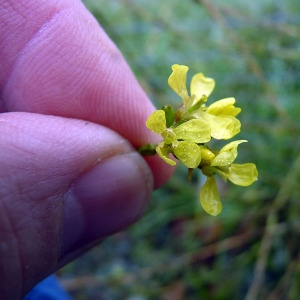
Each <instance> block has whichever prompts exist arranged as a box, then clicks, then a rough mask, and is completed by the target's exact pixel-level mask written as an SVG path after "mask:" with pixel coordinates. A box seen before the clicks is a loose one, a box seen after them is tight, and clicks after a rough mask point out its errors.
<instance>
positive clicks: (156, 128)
mask: <svg viewBox="0 0 300 300" xmlns="http://www.w3.org/2000/svg"><path fill="white" fill-rule="evenodd" d="M146 126H147V128H149V129H150V130H152V131H153V132H155V133H158V134H161V133H162V132H163V131H164V130H165V129H166V128H167V125H166V114H165V112H164V111H163V110H157V111H155V112H153V113H152V114H151V115H150V116H149V118H148V119H147V121H146Z"/></svg>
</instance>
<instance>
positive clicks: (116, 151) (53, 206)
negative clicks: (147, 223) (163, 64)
mask: <svg viewBox="0 0 300 300" xmlns="http://www.w3.org/2000/svg"><path fill="white" fill-rule="evenodd" d="M0 16H1V18H0V45H1V46H0V66H1V68H0V69H1V73H0V90H1V93H0V111H1V114H0V212H1V218H0V295H1V299H20V298H22V296H24V295H25V294H26V293H27V292H28V291H29V290H30V289H31V288H32V287H34V286H35V285H36V284H37V283H38V282H39V281H40V280H42V279H43V278H45V277H46V276H48V275H49V274H51V273H52V272H54V271H56V270H57V269H59V268H60V267H62V266H63V265H65V264H66V263H68V262H69V261H71V260H73V259H75V258H76V257H78V256H79V255H80V254H82V253H83V252H85V251H87V250H88V249H90V248H91V247H92V246H93V245H95V244H97V243H99V241H101V240H103V239H104V238H105V237H107V236H108V235H110V234H112V233H114V232H116V231H119V230H122V229H124V228H126V227H127V226H128V225H130V224H132V223H133V222H135V221H136V220H137V219H138V218H139V217H140V216H141V215H142V214H143V212H144V211H145V208H146V207H147V204H148V201H149V198H150V196H151V192H152V190H153V188H155V187H158V186H160V185H162V184H163V183H164V182H165V181H166V180H167V179H168V178H169V177H170V176H171V174H172V172H173V171H174V169H173V168H172V167H169V166H167V165H166V164H165V163H163V162H162V161H160V160H159V159H158V158H157V157H150V158H146V159H144V158H143V157H141V156H140V155H139V154H137V152H136V151H135V148H136V147H139V146H141V145H143V144H146V143H149V142H152V143H156V142H157V137H156V136H155V134H152V133H151V132H150V131H149V130H148V129H147V128H146V127H145V121H146V119H147V117H148V116H149V115H150V113H151V112H153V111H154V107H153V105H152V103H151V102H150V100H149V99H148V98H147V96H146V95H145V93H144V91H143V90H142V89H141V87H140V86H139V84H138V82H137V81H136V79H135V77H134V75H133V74H132V72H131V70H130V68H129V67H128V65H127V64H126V62H125V60H124V58H123V57H122V55H121V53H120V52H119V50H118V49H117V48H116V46H115V45H114V43H113V42H112V41H111V40H110V39H109V38H108V37H107V35H106V34H105V32H104V31H103V30H102V29H101V27H100V26H99V24H98V23H97V22H96V20H95V19H94V18H93V17H92V15H91V14H90V13H89V12H88V11H87V10H86V8H85V7H84V6H83V4H82V3H81V1H76V0H64V1H63V0H49V1H43V0H36V1H27V0H10V1H1V2H0ZM100 263H101V262H100Z"/></svg>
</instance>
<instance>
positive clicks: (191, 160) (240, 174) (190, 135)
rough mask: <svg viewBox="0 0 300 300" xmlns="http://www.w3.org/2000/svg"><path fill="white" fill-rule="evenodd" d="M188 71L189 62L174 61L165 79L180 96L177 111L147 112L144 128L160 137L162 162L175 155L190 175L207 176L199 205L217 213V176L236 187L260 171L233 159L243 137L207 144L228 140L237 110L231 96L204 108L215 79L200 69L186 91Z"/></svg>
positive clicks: (236, 124)
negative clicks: (215, 143)
mask: <svg viewBox="0 0 300 300" xmlns="http://www.w3.org/2000/svg"><path fill="white" fill-rule="evenodd" d="M188 70H189V68H188V67H187V66H184V65H177V64H176V65H173V66H172V74H171V75H170V77H169V79H168V83H169V85H170V87H171V88H172V89H173V91H174V92H175V93H176V94H178V95H179V96H180V97H181V99H182V104H181V105H180V106H179V108H178V109H177V111H176V112H175V111H174V109H173V108H172V107H171V106H164V107H163V109H161V110H157V111H155V112H153V113H152V114H151V115H150V116H149V118H148V119H147V121H146V126H147V127H148V128H149V129H150V130H152V131H153V132H155V133H157V134H159V135H161V137H162V141H161V142H159V143H158V144H157V145H155V146H154V147H155V150H156V153H158V155H159V156H160V157H161V158H162V159H163V160H164V161H165V162H166V163H168V164H169V165H172V166H174V165H176V161H175V159H178V160H180V161H181V162H182V163H184V164H185V165H186V166H187V167H188V168H189V174H190V175H189V178H190V176H191V175H192V170H193V169H195V168H198V169H200V170H201V171H202V173H203V174H204V175H205V176H206V177H207V180H206V182H205V184H204V185H203V187H202V188H201V191H200V203H201V205H202V207H203V209H204V210H205V211H206V212H207V213H209V214H211V215H213V216H216V215H218V214H219V213H220V212H221V210H222V203H221V200H220V196H219V193H218V189H217V184H216V179H215V175H216V174H219V175H221V177H222V179H223V180H224V181H227V179H228V180H229V181H231V182H232V183H234V184H236V185H240V186H248V185H251V184H252V183H253V182H254V181H256V180H257V177H258V172H257V169H256V166H255V164H252V163H245V164H235V163H234V161H235V159H236V158H237V155H238V151H237V148H238V145H239V144H241V143H245V142H247V141H246V140H237V141H233V142H230V143H228V144H227V145H225V146H224V147H223V148H222V149H221V150H219V151H217V150H215V149H211V148H210V146H209V145H208V142H209V141H210V140H211V139H212V138H214V139H216V140H227V139H230V138H232V137H233V136H235V135H236V134H238V133H239V132H240V130H241V123H240V121H239V120H238V119H237V118H236V116H237V115H238V114H239V113H240V112H241V109H240V108H239V107H236V106H235V99H234V98H233V97H230V98H224V99H221V100H218V101H216V102H214V103H212V104H210V105H209V106H207V105H206V102H207V101H208V97H209V96H210V95H211V93H212V92H213V90H214V87H215V81H214V80H213V79H212V78H208V77H205V76H204V75H203V74H202V73H197V74H195V75H194V76H193V77H192V80H191V84H190V93H189V92H188V90H187V88H186V77H187V72H188ZM154 147H153V146H151V145H150V148H149V147H144V148H143V149H144V151H145V153H153V151H154ZM171 155H173V158H170V156H171Z"/></svg>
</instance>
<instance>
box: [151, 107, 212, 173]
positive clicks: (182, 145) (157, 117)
mask: <svg viewBox="0 0 300 300" xmlns="http://www.w3.org/2000/svg"><path fill="white" fill-rule="evenodd" d="M146 126H147V127H148V128H149V129H150V130H152V131H153V132H155V133H157V134H160V135H161V136H162V137H163V141H162V142H160V143H159V144H158V145H157V147H156V152H157V153H158V155H159V156H160V157H161V158H162V159H163V160H164V161H165V162H166V163H168V164H170V165H172V166H174V165H175V164H176V163H175V161H174V160H172V159H170V158H169V154H171V153H172V154H174V155H175V156H176V157H177V158H178V159H179V160H180V161H182V162H183V163H184V164H185V165H186V166H187V167H188V168H197V167H198V166H199V164H200V161H201V149H200V147H199V146H198V143H199V144H202V143H206V142H208V141H210V139H211V135H210V127H209V125H208V124H207V122H206V121H204V120H199V119H192V120H189V121H187V122H185V123H182V124H180V125H178V126H175V125H174V126H170V127H167V125H166V115H165V112H164V111H163V110H157V111H155V112H154V113H152V114H151V115H150V116H149V118H148V119H147V121H146Z"/></svg>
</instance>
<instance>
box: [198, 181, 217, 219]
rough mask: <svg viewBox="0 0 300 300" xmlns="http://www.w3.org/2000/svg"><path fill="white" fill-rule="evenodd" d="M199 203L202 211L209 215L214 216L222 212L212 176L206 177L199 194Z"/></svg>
mask: <svg viewBox="0 0 300 300" xmlns="http://www.w3.org/2000/svg"><path fill="white" fill-rule="evenodd" d="M200 203H201V205H202V207H203V209H204V210H205V211H206V212H207V213H208V214H210V215H213V216H216V215H218V214H219V213H220V212H221V211H222V203H221V201H220V196H219V193H218V189H217V184H216V179H215V177H214V176H209V177H207V180H206V182H205V184H204V186H203V187H202V189H201V192H200Z"/></svg>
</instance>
